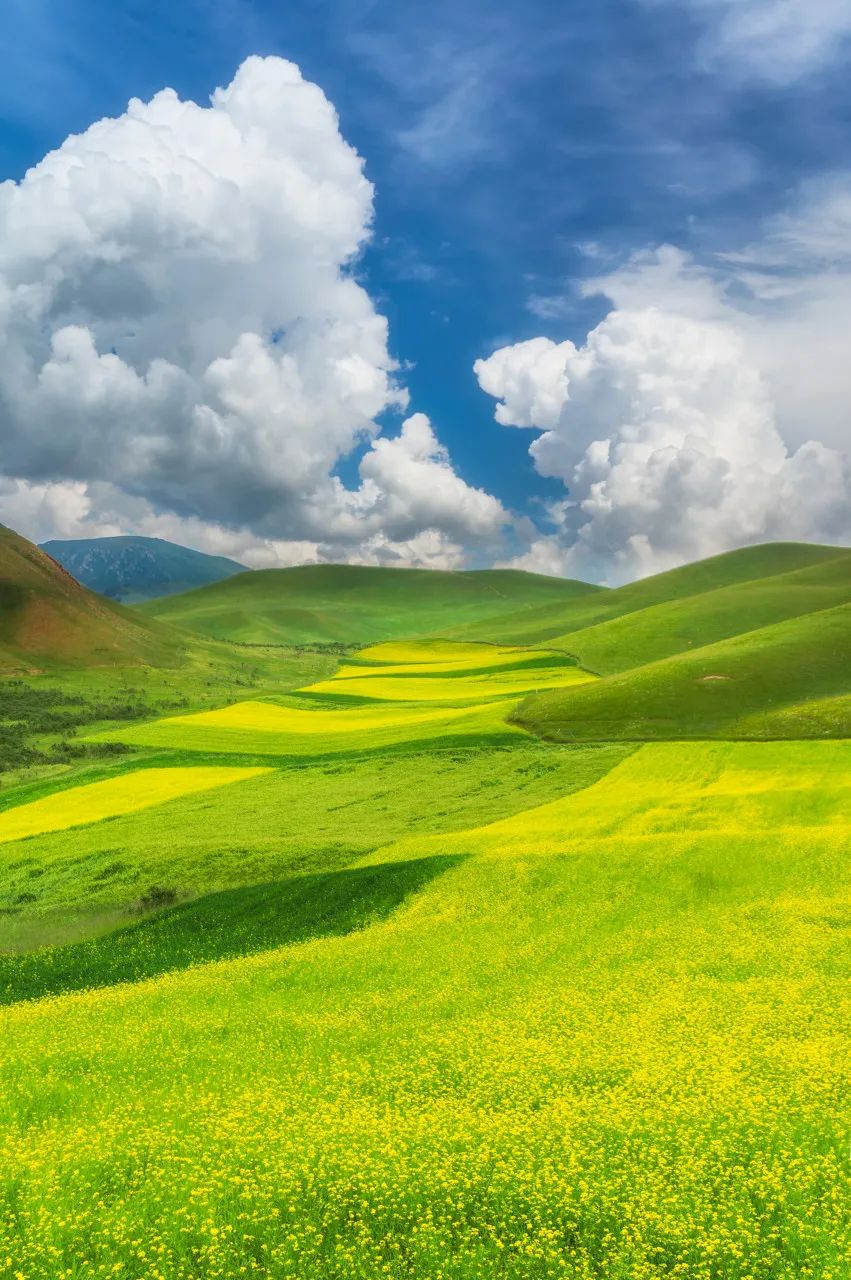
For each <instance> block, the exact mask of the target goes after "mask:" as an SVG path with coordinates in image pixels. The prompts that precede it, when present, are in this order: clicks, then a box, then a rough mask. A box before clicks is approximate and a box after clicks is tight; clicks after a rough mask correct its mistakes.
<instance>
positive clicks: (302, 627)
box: [141, 564, 603, 647]
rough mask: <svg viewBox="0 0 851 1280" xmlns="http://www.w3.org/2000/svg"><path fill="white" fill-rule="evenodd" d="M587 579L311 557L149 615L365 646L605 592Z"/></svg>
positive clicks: (161, 605)
mask: <svg viewBox="0 0 851 1280" xmlns="http://www.w3.org/2000/svg"><path fill="white" fill-rule="evenodd" d="M602 594H603V592H602V589H601V588H599V587H593V586H590V585H589V584H588V583H584V582H571V581H567V580H564V579H561V578H547V577H543V576H540V575H537V574H529V573H518V572H515V571H513V570H509V569H493V570H483V571H481V572H473V573H442V572H437V571H432V570H426V569H373V568H363V567H361V566H354V565H324V564H321V565H305V566H301V567H299V568H295V569H262V570H257V571H256V572H254V573H249V574H240V575H239V576H238V577H235V578H229V579H228V580H227V581H226V582H219V583H216V584H214V585H213V586H209V587H201V588H200V589H199V590H197V591H191V592H188V593H187V594H185V595H182V596H172V597H169V598H167V599H164V600H157V601H153V602H151V603H149V604H147V605H144V606H142V607H141V611H142V612H143V613H144V614H145V616H147V617H149V618H158V619H161V620H162V621H164V622H168V623H172V624H174V625H176V626H180V627H185V628H187V629H189V630H192V631H197V632H199V633H200V634H202V635H206V636H212V637H215V638H216V639H219V640H236V641H239V642H241V643H243V644H312V643H316V642H329V641H332V642H333V641H337V642H340V641H342V642H344V643H346V644H347V645H352V646H355V647H357V646H360V645H366V644H371V643H374V642H375V641H379V640H391V639H393V638H395V637H401V636H404V637H406V638H407V637H411V636H421V635H431V634H437V635H443V634H445V633H446V632H447V631H449V630H450V629H451V628H453V627H457V626H459V625H460V624H462V623H470V622H481V623H483V624H486V625H485V626H484V629H485V631H488V629H489V627H490V631H489V634H488V638H489V639H495V638H496V637H495V636H494V635H493V634H490V632H492V631H495V630H498V627H496V626H495V625H493V624H495V623H496V622H497V620H498V619H499V618H500V617H501V616H502V615H504V614H512V615H513V614H515V613H517V612H518V611H525V610H532V609H535V608H537V607H540V606H541V605H552V604H558V605H567V604H569V603H570V602H572V601H574V600H582V599H585V598H586V597H592V598H593V597H596V596H598V595H602Z"/></svg>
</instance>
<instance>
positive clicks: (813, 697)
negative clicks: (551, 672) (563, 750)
mask: <svg viewBox="0 0 851 1280" xmlns="http://www.w3.org/2000/svg"><path fill="white" fill-rule="evenodd" d="M849 664H851V605H841V606H839V607H838V608H835V609H825V610H823V611H821V612H818V613H811V614H805V615H804V616H803V617H800V618H793V619H791V620H790V621H788V622H780V623H775V624H774V625H773V626H769V627H763V628H760V629H759V630H757V631H749V632H746V633H745V634H744V635H740V636H735V637H733V638H732V639H730V640H723V641H720V642H719V643H717V644H708V645H705V646H703V647H701V648H699V649H696V650H694V651H692V652H688V653H680V654H677V655H675V656H674V657H672V658H666V659H663V660H661V661H659V662H652V663H648V664H647V665H646V666H640V667H636V668H634V669H633V670H629V671H626V672H623V673H621V674H618V675H612V676H608V677H607V678H606V679H604V680H598V681H596V682H594V683H593V684H588V685H585V686H583V687H581V688H577V689H575V690H573V689H570V690H565V691H561V690H558V691H555V692H547V693H541V694H533V695H530V696H529V697H528V698H527V699H525V700H524V701H523V702H522V703H521V704H520V706H519V708H518V711H517V713H516V719H517V721H518V723H520V724H523V725H526V726H527V727H529V728H532V729H533V730H534V731H535V732H538V733H540V734H542V735H544V736H546V737H549V738H553V739H555V740H567V741H583V740H586V741H587V740H592V741H594V740H602V739H605V740H610V739H639V740H643V739H648V738H651V739H652V738H702V737H732V738H737V737H755V738H762V737H768V738H770V737H780V738H782V737H786V736H787V735H788V733H789V721H788V719H786V718H785V717H783V716H778V714H777V713H778V712H782V711H783V710H784V708H787V707H789V708H792V707H794V706H796V705H798V704H799V703H800V702H802V701H806V702H813V701H816V702H821V701H822V700H824V699H830V700H833V699H834V698H838V699H840V701H838V702H836V703H834V714H833V716H831V717H829V718H826V719H824V720H818V719H816V720H814V721H813V720H811V721H809V722H808V721H807V719H806V718H802V719H801V720H800V721H799V723H798V732H797V733H796V736H798V737H807V736H814V737H821V736H831V737H838V738H844V737H848V736H851V721H849V719H848V716H847V713H848V710H849V707H848V701H847V699H845V698H844V697H843V695H844V694H845V693H846V692H847V688H848V672H849ZM808 723H809V724H810V732H809V733H808V732H807V731H806V730H807V724H808Z"/></svg>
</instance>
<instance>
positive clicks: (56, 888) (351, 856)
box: [0, 736, 631, 946]
mask: <svg viewBox="0 0 851 1280" xmlns="http://www.w3.org/2000/svg"><path fill="white" fill-rule="evenodd" d="M630 750H631V748H629V747H624V746H612V747H600V748H597V747H591V748H579V749H577V750H575V751H561V750H559V751H553V750H551V749H549V748H547V747H545V746H542V745H540V744H538V743H536V742H534V741H533V740H529V739H528V738H526V737H525V736H524V737H523V738H522V739H521V742H520V743H519V744H518V745H517V746H512V747H510V748H509V747H492V746H491V747H487V746H472V747H471V746H466V747H456V748H453V749H450V750H446V751H433V750H425V751H420V752H416V753H412V752H410V751H408V752H404V753H403V752H398V753H393V752H389V753H384V752H373V753H371V754H369V755H366V756H363V757H354V758H351V759H350V758H345V757H344V758H338V759H336V760H327V761H325V762H322V761H307V762H305V763H304V764H302V765H300V766H299V765H297V766H290V767H287V768H276V769H275V770H273V771H272V772H270V773H266V774H262V775H260V776H258V777H256V778H252V779H249V780H248V781H244V782H240V783H239V784H238V785H237V786H235V787H221V788H218V789H216V790H215V791H209V792H201V793H197V794H195V795H191V796H185V797H183V798H182V799H174V800H171V801H169V802H168V803H167V804H162V805H157V806H155V807H153V808H150V809H147V810H145V811H143V812H141V813H137V814H133V815H126V816H124V817H115V818H113V819H111V820H110V821H108V822H98V823H93V824H91V825H90V826H88V827H78V828H76V829H74V830H72V831H57V832H54V833H53V834H52V835H42V836H38V837H34V838H31V839H28V840H20V841H16V842H14V843H10V844H4V845H0V886H2V892H0V910H2V911H4V912H5V913H6V914H5V915H4V916H0V931H2V933H0V936H4V937H5V939H6V940H7V945H8V946H13V945H14V946H18V945H20V943H19V941H18V940H19V939H20V941H21V942H24V943H25V942H26V940H27V939H29V938H33V937H35V938H36V939H37V940H38V942H39V943H42V944H44V943H45V942H49V941H50V940H51V937H52V933H51V931H52V930H53V929H57V931H58V935H59V936H60V937H62V936H64V934H63V927H64V922H65V920H66V917H67V916H68V913H69V912H80V911H82V912H83V916H82V918H81V919H80V921H79V924H78V926H77V927H78V929H79V928H83V927H84V924H85V914H86V913H88V914H90V916H91V919H92V922H93V925H94V926H95V927H99V925H100V921H101V920H102V918H103V915H104V912H105V911H107V912H111V911H112V910H113V909H114V908H116V907H124V906H126V905H127V904H128V903H130V902H132V901H133V900H134V899H136V898H138V897H139V895H140V894H142V893H144V891H145V890H146V889H147V887H148V886H149V885H151V884H159V885H164V886H167V887H168V888H171V889H174V890H176V891H177V892H178V893H180V894H184V893H193V894H200V893H206V892H209V891H211V890H217V889H224V888H232V887H237V886H239V885H245V884H252V883H266V882H269V881H274V880H280V879H283V878H285V877H286V876H289V875H292V874H293V873H296V872H298V873H313V872H318V871H325V870H330V869H336V868H339V867H343V866H345V865H347V864H350V863H352V862H353V861H354V860H355V859H357V858H360V857H363V856H364V855H365V854H368V853H370V852H371V851H373V850H375V849H377V848H379V847H380V846H381V845H384V844H386V843H387V842H388V840H392V839H395V838H397V837H401V836H404V835H408V834H410V833H413V832H423V833H429V832H441V831H444V832H446V831H452V830H454V829H457V828H460V827H465V826H469V825H474V824H476V823H478V822H482V821H485V820H487V818H488V817H489V816H504V815H508V814H511V813H516V812H518V811H519V810H521V809H524V808H527V807H529V806H532V805H537V804H541V803H543V802H544V801H546V800H550V799H554V798H555V797H556V796H560V795H566V794H568V793H570V792H571V791H574V790H577V789H578V788H581V787H584V786H588V785H589V784H590V783H592V782H595V781H596V780H597V779H598V778H599V777H600V776H602V775H603V774H604V773H606V772H607V771H608V770H609V769H610V768H612V767H613V765H615V764H617V763H618V762H619V761H620V760H622V759H623V758H624V757H625V755H626V754H628V752H629V751H630ZM166 759H171V760H173V757H171V758H169V757H159V758H156V759H152V760H151V761H149V762H148V763H149V764H152V765H160V764H162V763H164V762H165V760H166ZM186 759H187V761H190V760H191V761H194V762H196V763H197V762H200V761H201V760H202V759H203V757H198V756H194V757H186ZM212 759H213V760H214V762H215V763H219V762H220V761H221V757H219V756H214V757H212ZM228 763H229V764H231V763H233V759H230V760H229V761H228ZM113 772H115V771H113ZM119 776H120V775H119ZM412 777H415V778H416V786H412V785H411V779H412ZM50 785H52V786H53V788H54V789H55V788H56V787H57V786H58V785H61V784H60V783H59V782H57V781H55V780H54V781H53V782H52V784H43V785H42V786H41V788H40V789H39V790H38V791H35V789H34V788H27V789H25V790H24V791H22V793H21V795H20V799H21V801H22V802H25V801H27V800H30V801H31V800H32V799H34V798H35V796H36V795H44V794H45V791H46V790H47V787H48V786H50ZM54 793H55V790H54ZM62 794H67V792H65V793H62ZM60 798H61V795H60ZM7 812H9V811H8V810H7ZM12 812H14V810H12ZM111 918H112V917H110V919H111Z"/></svg>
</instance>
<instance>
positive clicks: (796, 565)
mask: <svg viewBox="0 0 851 1280" xmlns="http://www.w3.org/2000/svg"><path fill="white" fill-rule="evenodd" d="M849 556H851V552H849V550H848V548H846V547H826V546H819V545H817V544H814V543H802V542H770V543H764V544H761V545H759V546H755V547H742V548H739V549H738V550H736V551H726V552H724V553H723V554H722V555H717V556H710V557H709V558H708V559H706V560H698V561H695V562H694V563H693V564H686V565H681V566H680V567H679V568H678V569H669V570H667V571H666V572H665V573H656V574H653V575H652V576H651V577H649V578H640V579H639V580H638V581H637V582H630V583H627V584H626V586H623V587H616V588H614V589H613V590H606V591H600V592H597V593H596V594H595V595H591V596H583V597H579V598H577V599H575V600H569V601H567V602H564V601H556V602H549V601H548V602H546V603H545V604H542V605H540V606H538V607H535V608H532V609H529V610H525V611H523V612H519V613H517V614H513V613H507V614H504V615H503V616H502V617H501V618H499V619H498V620H497V621H496V622H493V621H491V620H490V619H486V620H485V621H484V622H479V621H475V622H472V623H466V624H463V625H461V626H460V627H457V628H454V629H453V630H452V632H451V635H452V636H453V637H454V638H456V639H459V640H490V641H494V640H497V641H499V642H500V643H502V644H542V643H544V642H547V643H549V644H553V645H556V646H558V647H559V648H565V649H569V650H570V651H571V652H574V653H576V652H578V641H577V635H576V633H577V632H580V631H582V632H586V633H587V632H588V629H590V628H591V627H597V626H602V625H603V624H606V623H610V622H613V621H615V620H616V619H619V618H625V617H627V616H630V615H631V617H632V620H633V621H631V622H630V623H628V624H625V625H624V628H623V634H624V635H627V634H629V635H631V634H632V626H633V622H634V621H635V616H636V615H637V614H638V613H639V611H640V610H649V609H652V608H653V607H654V606H657V605H662V606H666V607H671V608H672V614H671V622H672V624H673V626H674V630H673V632H672V633H671V638H673V637H675V636H676V635H677V634H679V633H680V631H681V630H682V626H681V623H682V620H683V617H687V616H688V610H689V608H690V606H689V605H686V606H685V613H684V614H683V615H682V617H678V616H677V610H676V607H675V602H677V601H690V600H692V599H695V598H696V597H699V596H703V597H705V598H706V603H707V604H708V605H709V608H708V610H706V611H701V610H700V609H699V610H698V612H699V613H700V614H702V616H703V617H706V616H707V615H711V614H712V612H713V610H714V608H715V605H716V604H717V605H718V607H719V609H720V608H723V607H724V602H723V598H722V597H714V593H715V592H718V591H723V590H725V589H728V588H736V587H740V588H741V595H740V597H739V599H740V601H741V603H742V605H745V602H746V601H747V593H748V590H749V586H750V584H752V583H755V582H764V583H767V580H768V579H771V578H776V577H779V576H781V575H791V574H794V573H797V572H801V571H805V570H808V569H813V570H817V569H818V566H820V565H822V564H829V563H830V562H832V561H835V560H840V559H846V560H847V559H848V557H849ZM789 585H790V587H795V586H796V584H795V583H793V582H790V584H789ZM781 594H782V593H781ZM794 594H796V593H793V595H794ZM711 596H712V597H713V599H712V600H710V597H711ZM829 603H838V601H836V600H832V601H830V602H829ZM811 607H821V608H824V607H826V606H825V604H822V605H813V606H811ZM746 611H747V606H745V609H744V612H745V613H746ZM802 611H803V610H802ZM792 612H793V613H794V612H795V607H794V606H793V607H792ZM787 616H788V615H787ZM768 620H769V619H766V621H768ZM741 621H742V625H741V626H739V625H738V620H734V621H733V627H732V630H730V631H727V632H726V634H727V635H731V634H735V633H736V631H738V630H745V629H747V618H746V617H743V618H742V620H741ZM756 625H761V624H760V623H751V624H750V626H751V627H753V626H756ZM659 630H660V632H661V633H662V634H664V635H666V636H668V635H669V632H668V629H667V626H666V624H665V623H664V622H663V623H661V625H660V628H659ZM601 634H604V633H602V632H601ZM612 634H613V635H617V634H618V633H617V631H614V632H613V633H612ZM690 638H692V637H690V636H689V635H688V634H686V635H684V636H683V644H682V647H683V648H686V647H688V642H689V639H690ZM713 638H714V639H720V638H721V635H720V634H719V635H715V636H714V637H713ZM589 639H590V635H589ZM613 647H615V648H618V649H619V648H620V643H619V642H617V641H616V642H615V644H614V646H613ZM626 654H627V656H628V658H629V659H630V660H631V658H632V641H630V643H629V644H628V645H627V647H626ZM623 656H624V655H623V654H621V655H619V656H618V657H617V658H616V659H615V661H619V660H621V659H622V658H623ZM653 656H655V657H661V656H663V655H662V654H661V653H657V654H655V655H653ZM588 660H589V662H591V664H592V665H593V664H594V662H595V661H597V660H600V661H603V662H604V661H605V659H602V658H599V655H598V653H597V652H596V646H595V651H594V653H593V655H592V654H591V652H590V648H589V659H588ZM640 660H643V661H650V658H649V657H645V658H643V659H640ZM633 665H635V664H633ZM595 669H598V668H595ZM610 669H615V668H613V667H609V666H600V667H599V670H601V671H604V670H605V671H607V670H610Z"/></svg>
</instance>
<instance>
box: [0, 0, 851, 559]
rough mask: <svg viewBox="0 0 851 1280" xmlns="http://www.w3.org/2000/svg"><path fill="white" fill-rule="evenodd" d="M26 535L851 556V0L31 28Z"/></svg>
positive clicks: (9, 27) (6, 425)
mask: <svg viewBox="0 0 851 1280" xmlns="http://www.w3.org/2000/svg"><path fill="white" fill-rule="evenodd" d="M0 42H2V43H0V57H2V66H3V75H2V76H0V179H3V180H4V181H2V182H0V519H2V521H3V522H4V523H7V524H9V525H11V526H13V527H15V528H17V529H19V530H20V531H21V532H23V533H24V534H26V535H27V536H29V537H33V538H35V539H38V540H44V539H47V538H50V537H89V536H98V535H111V534H117V533H143V534H150V535H155V536H160V537H166V538H170V539H172V540H174V541H178V542H182V543H184V544H185V545H189V546H195V547H198V548H199V549H201V550H208V551H212V552H216V553H219V554H227V555H232V556H234V557H235V558H237V559H239V560H241V561H242V562H243V563H246V564H249V565H252V566H261V565H262V566H266V565H276V564H295V563H310V562H317V561H338V562H353V563H366V564H388V565H419V566H425V567H433V568H463V567H472V568H480V567H487V566H490V565H500V566H504V565H508V566H512V567H519V568H523V569H528V570H531V571H536V572H543V573H550V574H561V575H565V576H571V577H580V578H584V579H587V580H592V581H599V582H607V583H617V582H623V581H627V580H630V579H632V578H635V577H638V576H643V575H645V574H648V573H653V572H657V571H659V570H663V569H667V568H670V567H673V566H674V565H676V564H680V563H683V562H685V561H689V560H693V559H697V558H699V557H702V556H707V555H713V554H717V553H720V552H723V551H726V550H729V549H731V548H733V547H737V546H743V545H748V544H752V543H756V542H762V541H768V540H776V539H781V540H783V539H794V540H798V539H805V540H810V541H820V542H829V543H837V544H839V543H841V544H843V545H847V544H851V461H849V451H851V428H849V418H848V406H849V404H851V361H849V359H848V334H849V332H851V146H849V139H851V85H849V82H848V76H847V64H848V57H849V53H851V5H849V4H848V2H847V0H596V3H595V4H593V5H588V4H580V3H573V2H572V0H567V2H566V3H562V4H554V3H552V0H522V2H521V0H502V2H501V3H498V4H493V3H491V2H488V3H485V2H484V0H465V3H464V4H458V3H457V2H452V3H450V2H449V0H434V2H433V3H431V4H429V5H422V4H419V3H416V2H414V0H395V2H394V3H392V4H390V3H385V2H378V0H313V3H305V4H302V5H298V6H296V5H281V4H280V3H273V2H272V0H203V2H202V0H182V3H180V4H175V3H174V0H170V3H165V2H164V0H144V3H142V2H141V0H140V2H137V0H112V2H111V3H105V2H104V0H61V2H60V0H7V8H6V12H5V15H4V29H3V32H2V35H0Z"/></svg>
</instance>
